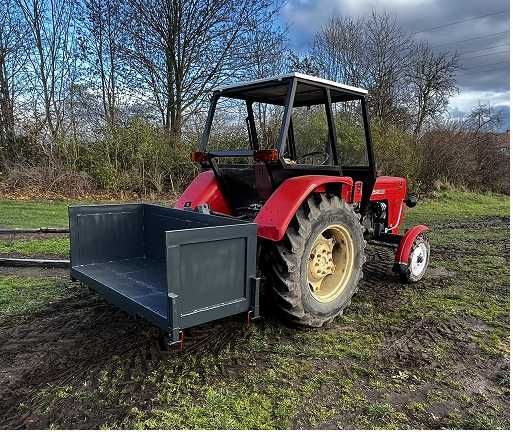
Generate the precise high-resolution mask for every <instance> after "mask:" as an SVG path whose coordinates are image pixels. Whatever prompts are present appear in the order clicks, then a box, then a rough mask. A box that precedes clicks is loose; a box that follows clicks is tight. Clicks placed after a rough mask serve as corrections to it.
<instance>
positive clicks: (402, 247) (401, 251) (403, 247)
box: [395, 225, 429, 266]
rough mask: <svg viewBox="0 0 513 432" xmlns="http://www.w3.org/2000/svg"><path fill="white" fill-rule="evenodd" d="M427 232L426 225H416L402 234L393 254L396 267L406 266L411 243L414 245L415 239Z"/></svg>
mask: <svg viewBox="0 0 513 432" xmlns="http://www.w3.org/2000/svg"><path fill="white" fill-rule="evenodd" d="M427 231H429V228H428V227H427V226H426V225H416V226H414V227H412V228H410V229H409V230H407V231H406V232H405V233H404V235H403V237H402V239H401V241H400V242H399V246H398V247H397V250H396V252H395V265H396V266H400V265H406V266H407V265H408V260H409V257H410V252H411V248H412V247H413V243H415V239H416V238H417V237H418V236H419V235H421V234H423V233H425V232H427Z"/></svg>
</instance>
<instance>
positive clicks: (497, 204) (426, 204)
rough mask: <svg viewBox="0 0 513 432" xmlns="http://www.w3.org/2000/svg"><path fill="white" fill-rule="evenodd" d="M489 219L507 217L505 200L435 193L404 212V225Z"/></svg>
mask: <svg viewBox="0 0 513 432" xmlns="http://www.w3.org/2000/svg"><path fill="white" fill-rule="evenodd" d="M490 216H509V196H506V195H498V194H493V193H486V194H482V193H475V192H465V191H458V190H453V191H443V192H437V193H435V194H434V196H433V197H432V198H428V199H426V200H419V203H418V204H417V206H416V207H414V208H413V209H407V213H406V225H407V226H412V225H417V224H427V225H429V224H433V223H447V222H454V221H458V220H464V219H478V218H482V217H490Z"/></svg>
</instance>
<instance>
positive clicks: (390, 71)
mask: <svg viewBox="0 0 513 432" xmlns="http://www.w3.org/2000/svg"><path fill="white" fill-rule="evenodd" d="M365 35H366V47H365V51H364V53H365V56H366V61H365V63H366V64H367V67H368V71H369V75H370V83H369V90H370V92H371V100H370V104H371V109H372V110H373V112H374V113H375V115H377V116H378V117H379V118H381V119H383V120H384V121H385V122H389V121H392V122H394V123H395V124H400V123H403V122H404V121H405V119H404V115H405V109H404V105H405V102H406V99H407V91H408V89H407V87H406V86H405V77H406V72H407V71H408V66H409V60H408V58H409V55H410V51H411V48H412V41H411V39H410V38H409V37H408V36H407V35H405V34H404V33H403V32H402V30H401V28H400V26H399V24H398V23H397V20H396V19H395V18H392V17H391V16H390V15H388V14H386V13H385V14H382V15H380V14H377V13H376V12H373V13H372V15H371V17H370V18H369V19H368V20H367V21H366V33H365Z"/></svg>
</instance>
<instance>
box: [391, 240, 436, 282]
mask: <svg viewBox="0 0 513 432" xmlns="http://www.w3.org/2000/svg"><path fill="white" fill-rule="evenodd" d="M430 255H431V247H430V245H429V239H428V238H427V236H426V235H424V234H421V235H419V236H418V237H417V238H416V239H415V241H414V242H413V246H412V248H411V251H410V255H409V257H408V265H407V266H401V269H400V271H399V276H400V278H401V281H402V282H404V283H413V282H418V281H419V280H421V279H422V278H423V277H424V275H425V274H426V270H427V268H428V265H429V257H430Z"/></svg>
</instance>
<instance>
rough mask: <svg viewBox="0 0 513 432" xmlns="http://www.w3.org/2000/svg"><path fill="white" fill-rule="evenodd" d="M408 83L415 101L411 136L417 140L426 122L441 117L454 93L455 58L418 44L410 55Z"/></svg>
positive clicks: (455, 56)
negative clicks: (436, 52)
mask: <svg viewBox="0 0 513 432" xmlns="http://www.w3.org/2000/svg"><path fill="white" fill-rule="evenodd" d="M411 57H412V61H411V66H410V70H409V71H408V74H407V75H408V81H409V82H410V84H411V88H412V92H411V93H412V98H413V101H414V108H413V109H414V125H413V131H414V134H415V135H416V136H417V137H418V136H419V134H420V133H421V131H422V129H423V127H424V126H425V124H426V121H427V120H429V119H434V118H435V117H436V116H439V115H441V114H443V112H444V111H445V109H446V108H447V104H448V103H449V97H450V96H452V95H453V94H454V93H455V92H456V91H457V87H456V79H455V77H454V73H455V72H456V71H457V69H458V57H457V55H456V54H448V53H438V54H435V53H434V52H433V51H432V49H431V48H430V47H429V45H428V44H427V43H419V44H417V45H416V46H415V48H414V50H413V52H412V56H411Z"/></svg>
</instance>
